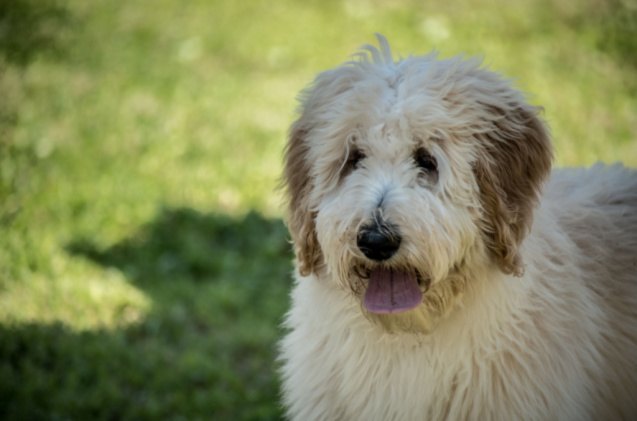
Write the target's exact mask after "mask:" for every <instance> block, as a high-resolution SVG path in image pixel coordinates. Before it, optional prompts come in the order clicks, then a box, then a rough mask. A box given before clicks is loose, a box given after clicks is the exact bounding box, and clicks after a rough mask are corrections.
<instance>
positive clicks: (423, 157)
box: [414, 148, 438, 174]
mask: <svg viewBox="0 0 637 421" xmlns="http://www.w3.org/2000/svg"><path fill="white" fill-rule="evenodd" d="M414 161H416V164H418V167H419V168H420V169H421V170H422V171H424V172H425V173H427V174H435V173H436V172H437V171H438V162H437V161H436V158H434V157H433V156H432V155H431V154H430V153H429V152H428V151H427V150H426V149H425V148H418V150H416V153H415V154H414Z"/></svg>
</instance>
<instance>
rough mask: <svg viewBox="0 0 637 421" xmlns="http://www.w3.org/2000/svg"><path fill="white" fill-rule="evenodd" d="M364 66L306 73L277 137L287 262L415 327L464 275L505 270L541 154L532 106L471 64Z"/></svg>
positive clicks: (546, 152)
mask: <svg viewBox="0 0 637 421" xmlns="http://www.w3.org/2000/svg"><path fill="white" fill-rule="evenodd" d="M381 47H382V48H381V50H380V51H379V50H377V49H375V48H372V47H368V51H369V52H370V53H371V56H372V58H371V59H368V58H367V57H366V56H364V55H361V60H360V61H359V62H356V63H348V64H346V65H344V66H342V67H339V68H337V69H334V70H331V71H327V72H325V73H322V74H320V75H319V76H318V77H317V79H316V80H315V82H314V84H313V85H312V86H311V87H310V88H309V89H308V90H306V91H305V92H304V94H303V96H302V101H301V116H300V118H299V119H298V120H297V121H296V122H295V123H294V125H293V126H292V129H291V131H290V138H289V143H288V146H287V151H286V168H285V182H286V186H287V191H288V194H289V206H290V209H289V211H290V219H289V228H290V232H291V234H292V238H293V241H294V244H295V252H296V256H297V265H298V269H299V272H300V273H301V274H303V275H308V274H310V273H315V274H316V275H318V276H319V277H320V278H324V279H328V280H331V281H333V282H336V284H337V285H338V286H340V287H343V288H347V289H349V290H351V291H352V293H353V294H355V295H356V296H357V297H359V298H360V300H361V303H362V304H363V305H362V309H363V311H364V312H365V313H366V314H368V315H369V316H370V317H371V318H373V319H375V320H379V321H381V322H382V323H383V325H385V326H387V327H388V328H390V329H392V330H395V329H401V330H412V331H428V330H430V329H431V328H432V327H433V323H434V322H433V321H432V320H433V319H435V318H437V317H440V316H441V315H443V314H444V313H445V312H446V311H448V309H449V307H450V305H451V301H452V299H453V298H454V297H456V296H458V295H459V294H460V293H461V292H462V290H463V288H464V286H465V284H466V282H470V279H469V275H470V274H468V273H467V271H468V268H470V269H471V270H474V271H478V270H486V269H487V268H489V267H498V268H499V269H500V270H502V271H503V272H505V273H514V274H519V273H520V272H521V270H522V266H521V265H522V262H521V260H520V258H519V255H518V247H519V245H520V242H521V241H522V239H523V237H524V235H525V233H526V231H527V230H528V227H529V225H530V222H531V216H532V215H531V214H532V208H533V206H534V204H535V202H536V200H537V195H538V191H539V188H540V185H541V183H542V181H543V179H544V177H545V176H546V174H547V173H548V171H549V168H550V162H551V149H550V144H549V140H548V136H547V134H546V131H545V128H544V126H543V124H542V123H541V122H540V121H539V119H538V118H537V116H536V113H537V110H536V109H535V108H534V107H531V106H529V105H527V104H526V103H525V101H524V98H523V96H522V95H521V94H520V93H518V92H517V91H515V90H513V89H512V88H511V87H510V86H509V84H508V83H507V82H506V81H504V80H502V79H501V78H500V77H499V76H497V75H496V74H494V73H492V72H489V71H487V70H483V69H480V68H479V63H477V62H475V61H463V60H462V59H459V58H454V59H450V60H438V59H436V57H435V56H426V57H419V58H408V59H406V60H404V61H400V62H397V63H395V62H393V61H392V59H391V53H390V52H389V47H388V46H387V44H386V42H385V41H384V40H383V39H381Z"/></svg>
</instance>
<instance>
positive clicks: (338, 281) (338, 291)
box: [280, 40, 637, 420]
mask: <svg viewBox="0 0 637 421" xmlns="http://www.w3.org/2000/svg"><path fill="white" fill-rule="evenodd" d="M383 42H384V41H382V40H381V43H383ZM369 50H370V52H371V54H372V55H373V56H374V55H375V57H373V60H371V61H370V60H367V59H363V61H362V62H361V63H356V64H348V65H346V66H344V67H341V68H339V69H337V70H334V71H331V72H332V73H330V72H328V73H326V74H323V75H321V76H319V78H318V80H317V82H316V84H315V85H314V87H313V88H310V91H308V93H306V96H305V97H304V99H303V107H304V108H303V109H302V111H303V113H304V114H303V115H302V117H301V119H302V120H305V121H306V122H307V121H309V123H308V124H309V127H312V128H313V129H312V130H309V131H308V134H307V139H306V140H304V141H305V142H307V145H308V149H307V154H308V155H309V159H308V162H310V163H311V169H310V175H309V177H310V179H311V184H310V187H309V190H310V191H309V193H308V196H307V199H306V200H307V202H308V203H307V209H308V212H309V211H311V212H315V214H316V216H315V218H314V222H315V224H316V226H315V231H316V237H317V239H318V243H319V245H320V251H321V253H322V264H321V266H319V267H316V268H315V270H313V272H312V273H311V274H309V275H307V276H301V275H300V274H299V273H298V272H297V274H296V284H295V287H294V291H293V293H292V307H291V310H290V312H289V314H288V316H287V319H286V323H285V325H286V327H287V329H289V332H288V333H287V336H286V337H285V338H284V339H283V340H282V342H281V344H280V349H281V361H282V363H283V365H282V375H283V395H284V402H285V405H286V407H287V411H288V415H289V417H290V418H292V419H297V420H319V419H321V420H336V419H343V420H416V419H432V420H439V419H452V420H455V419H475V420H478V419H479V420H482V419H498V420H513V419H525V420H548V419H556V420H557V419H559V420H588V419H591V420H592V419H599V420H601V419H604V420H606V419H635V417H637V397H635V393H637V251H636V250H637V175H636V174H635V172H634V171H632V170H629V169H626V168H624V167H622V166H620V165H615V166H612V167H607V166H603V165H596V166H594V167H592V168H590V169H567V170H554V171H553V172H552V174H551V176H550V178H549V181H547V182H546V184H545V185H544V188H543V190H542V193H541V196H540V199H539V203H540V205H539V206H538V207H537V208H536V209H535V212H534V214H533V224H532V228H531V229H530V232H529V233H528V234H527V235H526V237H525V238H524V240H523V242H522V244H521V245H520V248H519V254H520V256H521V260H522V263H523V265H524V266H523V268H524V273H523V275H522V276H521V277H516V276H513V275H510V274H505V273H503V271H502V270H501V269H500V268H499V267H498V266H497V265H496V264H495V263H494V262H493V260H492V258H491V257H490V256H489V253H488V251H487V247H486V246H485V243H484V239H483V236H482V235H481V232H480V227H481V221H482V218H483V215H482V205H481V202H480V194H481V193H480V191H479V188H478V185H477V183H476V181H475V177H474V173H473V164H474V162H475V161H476V160H479V159H484V156H482V155H480V153H479V152H478V150H477V149H476V146H475V139H476V137H475V133H476V132H480V131H482V130H486V129H485V128H484V127H482V126H480V124H481V123H479V122H480V121H482V120H483V119H481V118H480V116H481V113H482V111H481V110H480V109H475V108H472V105H471V104H468V103H466V104H465V103H463V101H464V99H463V97H462V96H460V97H459V99H458V106H457V109H456V108H454V109H449V108H445V107H444V106H442V105H441V104H442V103H441V98H442V97H443V96H445V95H449V94H452V95H453V92H454V90H455V91H456V92H462V89H463V86H464V85H463V84H464V83H469V82H470V81H465V80H464V79H465V77H467V78H474V79H475V76H472V73H471V72H472V71H475V69H477V63H475V62H466V61H463V60H460V59H452V60H449V61H447V62H443V61H439V60H437V59H436V58H435V57H434V56H427V57H424V58H409V59H407V60H404V61H402V62H398V63H393V62H391V55H390V53H389V49H388V47H386V46H384V48H383V49H382V50H381V51H377V50H375V49H373V48H371V47H370V48H369ZM458 69H460V70H458ZM463 69H464V70H463ZM334 72H337V73H338V72H340V74H337V75H335V73H334ZM480 72H483V73H480V77H482V78H483V79H481V80H480V81H479V82H477V84H478V85H479V86H482V87H484V92H483V93H475V92H473V91H472V92H473V93H472V95H485V96H488V95H489V93H490V92H491V93H493V94H494V95H496V90H499V91H498V92H497V94H498V95H500V96H499V98H500V99H501V98H510V100H511V101H520V102H523V101H524V100H523V98H522V97H521V95H520V94H519V93H517V92H516V91H514V90H512V89H509V88H508V84H506V82H501V79H499V78H498V77H497V76H495V75H493V74H492V73H490V72H486V71H483V70H480ZM492 75H493V76H492ZM491 77H493V79H490V78H491ZM379 81H384V82H382V83H381V82H379ZM473 82H475V80H474V81H473ZM352 84H354V86H355V87H354V88H353V89H352V88H351V87H350V88H348V89H345V88H344V86H345V85H352ZM317 86H318V87H321V89H320V92H317V89H318V88H317ZM503 87H504V88H503ZM312 89H313V90H312ZM502 90H504V91H502ZM344 92H346V93H344ZM356 104H359V105H360V104H364V106H358V107H355V106H354V105H356ZM348 142H349V143H356V142H358V143H357V145H358V147H361V148H364V149H365V155H366V158H365V159H366V160H365V164H364V165H363V166H361V167H360V168H358V169H356V170H355V171H352V172H351V173H350V174H348V175H347V176H346V177H344V178H341V177H339V175H338V174H335V172H336V173H338V172H339V169H340V168H341V167H342V165H344V164H343V160H344V159H345V156H346V155H347V150H346V148H347V147H350V146H351V145H350V146H346V144H347V143H348ZM418 145H425V147H427V148H428V149H429V150H430V151H431V153H432V154H433V155H434V156H435V157H436V159H437V161H438V165H439V177H438V180H437V181H436V182H432V181H428V180H423V179H422V177H420V176H419V175H418V171H417V169H416V168H414V165H413V162H412V158H411V153H412V151H413V149H414V148H415V147H417V146H418ZM339 163H340V166H339ZM419 177H420V178H419ZM379 198H382V200H384V202H385V203H386V206H385V207H384V209H385V211H386V213H387V214H386V215H384V216H385V217H387V218H388V219H391V220H392V221H393V222H394V223H396V224H397V225H398V226H399V227H400V228H401V232H402V233H403V236H404V238H403V244H402V245H401V248H400V250H399V252H398V253H397V255H396V256H395V257H393V258H392V260H391V261H390V263H389V264H392V265H399V266H406V265H409V266H410V267H413V268H415V269H416V270H418V271H419V273H426V274H427V276H428V277H430V280H431V288H430V291H431V290H435V289H436V288H443V287H444V286H445V285H447V284H449V283H450V282H451V281H450V279H451V278H452V277H453V276H456V275H454V273H455V272H454V271H455V270H456V269H457V268H458V267H461V268H462V269H461V270H460V272H461V273H462V274H463V275H462V276H463V282H462V283H460V284H458V285H460V286H461V292H460V293H458V294H455V295H454V294H452V295H453V296H452V295H449V294H450V293H448V292H445V291H446V290H443V292H441V297H442V298H441V299H440V300H441V302H442V304H441V305H440V306H439V307H436V309H435V310H431V308H433V307H431V306H429V307H428V304H427V301H426V300H425V302H424V303H423V305H422V306H421V307H422V309H419V310H417V311H412V312H408V313H409V314H412V313H413V314H414V316H413V317H412V316H405V318H401V316H400V315H396V316H393V315H389V316H387V317H385V318H377V317H374V316H373V315H370V314H369V313H367V312H366V311H365V310H364V308H363V307H362V305H361V291H360V290H358V289H357V287H360V282H361V281H360V280H356V279H352V273H351V267H352V265H353V264H354V263H358V262H364V256H362V255H361V253H360V252H359V251H358V250H357V248H356V232H357V230H358V228H359V227H360V226H361V224H362V223H363V222H364V221H365V219H366V218H368V217H369V214H370V213H371V212H372V211H373V209H374V208H375V206H376V205H377V202H378V200H379ZM295 240H297V238H295ZM425 296H427V294H425ZM394 317H395V318H394ZM410 317H411V318H410Z"/></svg>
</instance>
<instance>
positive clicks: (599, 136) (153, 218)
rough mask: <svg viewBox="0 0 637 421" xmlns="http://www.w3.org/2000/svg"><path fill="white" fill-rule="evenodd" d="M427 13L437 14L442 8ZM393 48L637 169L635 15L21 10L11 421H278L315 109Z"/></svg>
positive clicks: (161, 0)
mask: <svg viewBox="0 0 637 421" xmlns="http://www.w3.org/2000/svg"><path fill="white" fill-rule="evenodd" d="M423 4H425V5H423ZM374 32H381V33H383V34H385V35H386V36H387V37H388V38H389V39H390V41H391V42H392V44H393V46H394V49H395V52H396V54H397V55H402V56H406V55H408V54H410V53H423V52H427V51H429V50H431V49H433V48H435V49H438V50H439V51H440V52H441V54H442V55H443V56H449V55H452V54H457V53H461V52H466V53H468V54H478V55H483V56H484V57H485V63H486V64H487V65H488V66H489V67H491V68H492V69H495V70H498V71H501V72H503V73H505V74H507V75H509V76H511V77H514V78H515V79H516V83H517V84H518V86H520V87H521V88H522V89H524V90H526V91H527V92H529V93H531V94H532V95H531V100H532V102H534V103H536V104H541V105H543V106H544V107H545V117H546V119H547V121H548V122H549V124H550V126H551V128H552V132H553V135H554V140H555V147H556V157H557V162H558V164H565V165H580V164H584V165H586V164H590V163H593V162H595V161H596V160H604V161H616V160H623V161H624V162H626V163H627V164H629V165H633V166H634V165H637V117H636V115H637V114H636V113H635V110H636V109H637V80H636V76H635V75H636V74H637V62H636V61H635V57H637V41H636V40H637V9H635V8H634V6H631V3H630V2H625V1H624V2H623V1H621V0H615V1H605V2H602V1H598V0H586V1H585V2H581V1H574V0H573V1H572V2H569V1H566V2H565V1H557V0H553V1H551V0H543V1H531V0H525V1H521V2H505V1H489V0H478V1H468V0H465V1H459V0H448V1H445V2H439V3H437V4H436V2H426V3H423V2H420V1H416V0H413V1H410V0H396V1H391V2H389V1H387V2H385V1H375V0H348V1H345V2H339V1H331V0H327V1H326V0H321V1H318V0H316V1H314V0H312V1H293V0H282V1H277V2H272V1H245V2H239V1H234V2H231V1H223V2H222V1H214V0H213V1H208V0H199V1H197V0H195V1H189V2H178V1H168V0H152V1H151V0H136V1H114V0H110V1H106V0H98V1H91V2H86V1H82V0H68V1H63V0H59V1H57V0H0V418H1V419H19V420H24V419H60V420H66V419H70V420H74V419H136V420H137V419H162V420H164V419H212V418H214V419H277V418H280V417H281V408H280V407H279V404H278V393H279V389H278V384H279V383H278V382H279V381H278V379H277V376H276V371H275V367H276V363H275V357H276V340H277V338H278V337H279V336H280V335H281V329H280V327H279V324H280V321H281V319H282V317H283V314H284V312H285V309H286V308H287V306H288V302H287V292H288V290H289V288H290V286H291V280H290V276H289V273H290V271H291V265H290V261H291V254H290V247H289V244H288V242H287V240H288V236H287V234H286V231H285V228H284V226H283V223H282V206H281V203H282V199H281V196H280V194H279V193H278V192H277V191H276V188H275V187H276V185H277V178H278V176H279V174H280V168H281V150H282V148H283V145H284V142H285V132H286V128H287V126H288V124H289V123H290V122H291V120H292V119H293V116H294V108H295V102H294V98H295V96H296V93H297V92H298V91H299V90H300V89H301V88H302V87H303V86H304V85H305V84H306V83H308V82H309V81H310V80H311V78H312V77H313V76H314V74H315V73H316V72H317V71H318V70H321V69H325V68H328V67H332V66H334V65H337V64H339V63H340V62H343V61H345V60H347V59H348V57H349V55H350V54H351V53H352V52H353V51H355V49H356V48H357V47H358V46H359V45H361V44H363V43H368V42H373V33H374Z"/></svg>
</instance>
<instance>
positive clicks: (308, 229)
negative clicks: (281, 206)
mask: <svg viewBox="0 0 637 421" xmlns="http://www.w3.org/2000/svg"><path fill="white" fill-rule="evenodd" d="M308 132H309V128H308V127H305V124H304V121H303V117H301V118H300V119H299V120H298V121H296V122H295V123H294V124H293V125H292V127H291V129H290V134H289V138H288V143H287V146H286V149H285V171H284V176H283V178H284V179H283V182H284V185H285V187H286V190H287V195H288V215H289V216H288V229H289V230H290V234H291V235H292V241H293V242H294V253H295V255H296V259H297V263H298V269H299V272H300V273H301V275H303V276H307V275H309V274H310V273H312V272H313V271H314V269H315V268H316V267H317V265H318V263H319V262H320V260H321V256H322V255H321V250H320V246H319V243H318V239H317V237H316V227H315V222H314V218H315V216H316V215H315V213H314V212H312V210H311V209H310V203H309V194H310V191H311V188H312V186H311V182H310V164H309V162H308V148H309V145H308V144H307V139H306V136H307V134H308Z"/></svg>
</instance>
